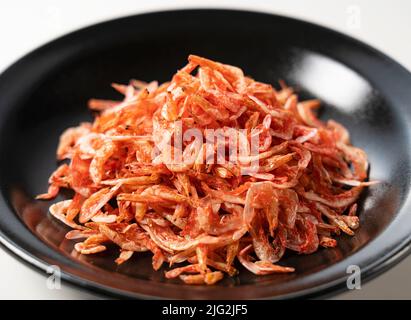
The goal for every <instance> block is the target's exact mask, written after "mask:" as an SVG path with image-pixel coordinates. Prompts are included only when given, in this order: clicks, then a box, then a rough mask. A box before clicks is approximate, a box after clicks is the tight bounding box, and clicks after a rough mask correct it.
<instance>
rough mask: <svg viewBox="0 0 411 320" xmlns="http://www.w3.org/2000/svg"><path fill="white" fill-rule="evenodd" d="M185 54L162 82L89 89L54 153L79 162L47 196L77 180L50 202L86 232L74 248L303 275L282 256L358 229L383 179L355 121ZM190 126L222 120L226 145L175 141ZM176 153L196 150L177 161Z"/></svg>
mask: <svg viewBox="0 0 411 320" xmlns="http://www.w3.org/2000/svg"><path fill="white" fill-rule="evenodd" d="M188 60H189V62H188V64H187V65H186V66H185V67H183V68H182V69H181V70H179V71H178V72H177V73H176V74H175V75H174V76H173V78H172V80H171V81H170V82H168V83H164V84H162V85H158V84H157V82H151V83H144V82H141V81H137V80H132V81H130V83H129V84H128V85H120V84H113V87H114V89H116V90H117V91H119V92H120V93H122V94H123V95H124V100H123V101H111V100H110V101H109V100H98V99H92V100H90V101H89V107H90V108H91V109H92V110H94V111H96V112H97V113H98V114H97V116H96V118H95V120H94V122H93V123H82V124H80V126H78V127H75V128H69V129H67V130H66V131H65V132H64V133H63V134H62V135H61V138H60V143H59V146H58V148H57V158H58V160H64V159H69V162H67V163H68V164H67V163H64V164H62V165H61V166H60V167H58V168H57V170H56V171H55V172H54V173H53V174H52V175H51V177H50V179H49V185H50V186H49V189H48V192H47V193H45V194H41V195H39V196H38V197H37V198H38V199H52V198H54V197H56V196H57V194H58V193H59V189H60V188H69V189H72V190H73V191H74V196H73V198H72V199H69V200H64V201H61V202H58V203H55V204H53V205H52V206H51V207H50V213H51V214H52V215H53V216H54V217H56V218H57V219H59V220H60V221H61V222H63V223H65V224H66V225H68V226H69V227H70V228H72V229H73V230H72V231H70V232H68V233H67V235H66V238H67V239H73V240H78V239H81V240H80V241H81V242H77V243H76V244H75V246H74V248H75V250H76V251H78V252H79V253H81V254H93V253H97V252H102V251H104V250H106V247H107V244H109V243H114V244H115V245H117V246H118V247H119V256H118V258H117V260H116V263H118V264H121V263H124V262H126V261H127V260H128V259H130V258H131V257H132V256H133V254H134V253H135V252H145V251H150V252H151V253H152V254H153V259H152V262H153V268H154V269H155V270H158V269H159V268H160V267H161V266H162V265H163V263H168V264H169V266H170V267H171V266H172V265H173V264H180V263H183V262H184V263H185V264H184V265H183V266H180V267H177V268H174V269H171V270H170V271H167V272H166V273H165V277H166V278H176V277H179V278H180V279H181V280H182V281H184V282H185V283H188V284H214V283H216V282H217V281H220V280H221V279H222V278H223V276H224V273H227V274H228V275H229V276H234V275H236V274H237V272H238V271H237V269H236V267H235V261H236V258H237V259H238V262H239V263H240V264H242V265H243V266H244V268H246V269H248V270H249V271H251V272H253V273H254V274H257V275H266V274H272V273H285V272H293V271H294V268H292V267H286V266H281V265H279V264H277V262H279V261H280V260H281V258H282V256H283V255H284V252H285V251H286V249H288V250H291V251H295V252H297V253H299V254H310V253H313V252H315V251H316V250H318V248H319V247H320V246H322V247H325V248H330V247H335V246H336V245H337V242H336V240H335V239H334V238H333V237H334V236H335V235H339V234H340V233H341V231H342V232H343V233H346V234H348V235H350V236H352V235H354V230H355V229H356V228H358V226H359V220H358V217H357V216H356V210H357V204H356V201H357V199H358V197H359V195H360V193H361V191H362V189H363V188H364V187H366V186H369V185H371V184H373V183H374V182H365V180H366V178H367V171H368V162H367V155H366V154H365V152H364V151H363V150H361V149H359V148H356V147H353V146H352V145H351V144H350V138H349V133H348V131H347V130H346V129H345V128H344V127H343V126H342V125H341V124H339V123H337V122H335V121H333V120H329V121H328V122H326V123H323V122H322V121H320V120H319V119H318V118H317V117H316V114H315V110H316V109H317V108H318V107H319V105H320V103H319V101H317V100H309V101H298V97H297V95H296V94H295V92H294V91H293V89H292V88H290V87H287V86H286V85H285V84H284V83H281V89H280V90H275V89H274V88H273V87H272V86H271V85H268V84H265V83H261V82H257V81H254V80H253V79H251V78H249V77H246V76H244V74H243V71H242V70H241V69H239V68H237V67H234V66H230V65H225V64H222V63H218V62H214V61H211V60H208V59H205V58H202V57H198V56H194V55H191V56H189V58H188ZM195 71H196V72H195ZM194 74H195V75H194ZM192 129H196V130H197V131H196V132H200V133H201V134H203V135H204V134H206V132H207V130H209V129H214V130H217V129H220V133H221V134H222V136H223V142H222V149H221V148H220V147H221V143H220V145H217V146H215V147H213V145H211V148H210V145H207V143H206V140H207V138H203V137H201V138H200V139H194V138H193V137H191V138H190V139H186V140H183V141H182V142H181V143H179V142H178V141H177V137H179V136H180V137H181V136H185V133H187V132H188V131H189V130H192ZM235 138H236V139H237V144H234V145H235V148H232V145H231V144H229V141H231V140H235ZM253 139H254V140H253ZM256 139H257V140H256ZM252 141H257V147H256V148H254V149H255V150H254V151H255V152H254V153H253V152H251V151H252V150H251V149H252V148H251V144H252ZM220 142H221V141H220ZM229 147H230V150H229V152H227V154H223V155H221V154H219V151H221V150H223V151H227V149H228V148H229ZM176 151H178V152H181V153H182V156H183V157H184V159H186V158H189V159H191V160H189V161H181V159H180V161H169V159H170V156H171V158H173V154H174V155H176V154H178V152H176ZM205 151H207V152H205ZM233 154H234V155H235V154H237V155H238V157H237V158H235V157H232V158H231V155H233ZM229 156H230V159H228V157H229ZM173 159H174V160H175V157H174V158H173ZM210 160H212V161H210ZM221 160H225V161H221ZM228 160H229V161H228ZM250 168H251V169H252V170H250Z"/></svg>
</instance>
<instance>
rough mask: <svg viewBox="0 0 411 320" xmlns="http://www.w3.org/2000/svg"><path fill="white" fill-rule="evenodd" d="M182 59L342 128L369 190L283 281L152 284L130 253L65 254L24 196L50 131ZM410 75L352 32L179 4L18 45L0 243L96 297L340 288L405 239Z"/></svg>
mask: <svg viewBox="0 0 411 320" xmlns="http://www.w3.org/2000/svg"><path fill="white" fill-rule="evenodd" d="M189 53H195V54H198V55H203V56H206V57H209V58H212V59H216V60H219V61H223V62H226V63H230V64H233V65H237V66H240V67H242V68H243V69H244V70H245V72H246V73H247V74H249V75H252V76H253V77H254V78H256V79H258V80H260V81H264V82H269V83H272V84H274V85H276V84H277V81H278V80H279V79H284V80H286V82H287V83H289V84H291V85H293V86H295V87H296V88H298V90H299V93H300V94H301V96H303V97H319V98H320V99H322V100H323V101H324V108H323V109H322V115H321V116H322V117H323V118H324V119H327V118H330V117H332V118H334V119H336V120H337V121H340V122H342V123H343V124H344V125H346V126H347V127H348V129H349V130H350V132H351V134H352V140H353V142H354V144H355V145H357V146H360V147H362V148H364V149H365V150H366V152H367V153H368V154H369V159H370V162H371V171H370V174H371V178H372V179H378V180H382V181H383V182H384V183H382V184H380V185H378V186H373V187H371V188H370V189H369V191H367V193H366V194H364V196H363V199H362V201H361V206H360V207H361V208H360V209H361V210H360V217H361V228H360V229H359V230H358V232H357V233H356V236H355V237H346V236H342V237H341V238H340V239H339V246H338V247H337V248H335V249H330V250H325V249H322V250H319V251H318V252H316V253H315V254H312V255H308V256H298V255H293V254H290V255H288V256H287V257H286V258H285V260H284V263H285V264H286V265H290V266H294V267H295V268H296V272H295V273H294V274H289V275H271V276H264V277H257V276H254V275H252V274H250V273H249V272H246V271H243V272H241V273H240V276H239V277H236V278H232V279H230V278H226V279H225V280H224V281H222V282H220V283H218V284H217V285H215V286H186V285H183V284H181V283H180V282H179V281H166V280H165V279H164V276H163V272H162V271H160V272H154V271H153V270H152V269H151V261H150V257H149V256H145V255H137V257H135V258H133V260H132V261H129V262H127V263H125V264H124V265H122V266H120V267H117V266H116V265H115V263H114V262H113V260H114V254H115V253H114V252H108V253H102V254H98V255H95V256H81V257H79V256H77V255H75V254H73V253H72V246H73V243H72V242H71V241H68V240H64V234H65V232H66V231H67V229H66V227H65V226H64V225H62V224H61V223H60V222H58V221H56V220H54V219H53V218H51V217H50V216H49V215H48V214H47V208H48V206H49V204H50V203H47V202H38V201H34V200H33V196H35V195H36V194H38V193H41V192H43V191H44V190H45V189H46V187H47V178H48V176H49V174H50V172H52V170H53V169H54V168H55V167H56V161H55V150H56V145H57V141H58V137H59V134H60V133H61V132H62V130H63V129H64V128H66V127H68V126H72V125H76V124H77V123H78V122H79V121H81V120H89V119H91V115H90V113H89V112H88V111H87V108H86V101H87V100H88V99H89V98H90V97H100V98H119V96H117V95H116V94H115V93H114V92H113V90H112V89H111V88H110V87H109V84H110V83H111V82H126V81H128V80H129V79H130V78H137V79H143V80H153V79H157V80H159V81H161V82H162V81H165V80H167V79H169V78H170V75H172V74H173V73H174V72H175V71H176V70H177V68H179V67H181V66H183V65H184V64H185V63H186V58H187V55H188V54H189ZM410 89H411V75H410V73H408V72H407V71H406V70H405V69H403V68H402V67H401V66H400V65H398V64H397V63H395V62H394V61H392V60H391V59H390V58H388V57H386V56H385V55H383V54H382V53H380V52H378V51H376V50H374V49H372V48H370V47H368V46H367V45H365V44H363V43H360V42H358V41H356V40H354V39H352V38H349V37H347V36H345V35H342V34H339V33H337V32H334V31H331V30H328V29H326V28H323V27H319V26H316V25H313V24H309V23H306V22H302V21H298V20H294V19H290V18H284V17H280V16H275V15H268V14H261V13H252V12H242V11H227V10H187V11H170V12H158V13H150V14H143V15H138V16H133V17H128V18H124V19H118V20H114V21H109V22H105V23H102V24H98V25H95V26H92V27H89V28H86V29H82V30H80V31H76V32H74V33H71V34H69V35H67V36H65V37H62V38H60V39H58V40H56V41H53V42H51V43H49V44H47V45H45V46H43V47H41V48H40V49H38V50H36V51H34V52H32V53H30V54H29V55H27V56H26V57H24V58H23V59H21V60H20V61H18V62H17V63H15V64H14V65H13V66H12V67H10V68H9V69H8V70H7V71H6V72H4V74H3V75H2V76H1V78H0V156H1V159H0V181H1V199H0V200H1V201H0V229H1V237H0V240H1V242H2V243H3V244H4V245H5V246H6V247H8V248H9V249H10V250H11V251H13V252H14V253H15V254H17V255H18V256H20V257H21V258H23V259H24V260H26V261H28V262H29V263H30V264H32V265H33V266H35V267H36V268H38V269H40V270H46V268H47V266H48V265H59V266H60V267H61V270H62V276H63V279H65V280H67V281H69V282H71V283H74V284H76V285H79V286H81V287H85V288H88V289H93V290H97V291H99V292H103V293H106V294H111V295H117V296H125V297H138V298H141V297H158V298H184V299H191V298H214V299H221V298H226V299H235V298H273V297H275V298H280V297H281V298H290V297H301V296H305V297H308V296H310V297H312V296H318V295H320V294H321V295H325V294H329V293H332V292H335V291H336V290H340V289H343V288H345V282H346V279H347V276H348V274H347V272H346V270H347V267H348V266H349V265H358V266H360V267H361V271H362V279H363V281H364V279H368V278H370V277H371V276H373V275H376V274H378V273H379V272H381V271H383V270H386V269H387V268H388V267H389V266H392V265H393V264H394V263H396V262H398V261H399V260H400V259H401V258H403V257H404V256H405V255H406V254H407V253H408V250H409V243H410V236H411V216H410V215H409V212H410V209H411V206H410V200H409V186H410V171H411V168H410V151H411V148H410V141H409V135H410V130H411V127H410V124H411V121H410V118H411V112H410V106H409V104H410V101H411V90H410Z"/></svg>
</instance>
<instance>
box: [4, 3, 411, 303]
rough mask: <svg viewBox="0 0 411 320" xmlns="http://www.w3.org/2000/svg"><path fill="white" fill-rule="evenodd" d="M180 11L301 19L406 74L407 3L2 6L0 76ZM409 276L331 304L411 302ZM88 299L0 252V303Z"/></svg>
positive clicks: (395, 272) (398, 274)
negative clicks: (48, 47) (81, 32)
mask: <svg viewBox="0 0 411 320" xmlns="http://www.w3.org/2000/svg"><path fill="white" fill-rule="evenodd" d="M187 7H191V8H194V7H224V8H241V9H249V10H257V11H264V12H272V13H277V14H283V15H287V16H293V17H297V18H301V19H305V20H308V21H311V22H315V23H318V24H321V25H324V26H328V27H331V28H333V29H336V30H339V31H341V32H344V33H347V34H350V35H352V36H354V37H356V38H358V39H360V40H363V41H365V42H367V43H369V44H371V45H372V46H374V47H376V48H378V49H380V50H382V51H383V52H385V53H387V54H388V55H390V56H391V57H393V58H394V59H396V60H397V61H399V62H400V63H401V64H403V65H404V66H405V67H407V68H408V69H409V70H410V69H411V41H410V38H411V37H410V32H411V1H406V0H391V1H388V0H385V1H384V0H351V1H347V0H339V1H329V0H305V1H303V0H287V1H284V0H282V1H256V0H253V1H241V0H235V1H228V0H227V1H225V0H219V1H213V0H207V1H205V0H198V1H194V0H192V1H187V0H186V1H183V0H181V1H180V0H171V1H170V0H169V1H160V0H150V1H138V0H115V1H105V0H87V1H84V0H83V1H77V0H72V1H56V0H54V1H51V0H37V1H30V0H27V1H23V0H13V1H5V0H1V1H0V41H1V42H0V43H1V47H0V70H3V69H4V68H6V67H7V66H8V65H10V64H11V63H13V62H14V61H15V60H16V59H18V58H19V57H21V56H22V55H24V54H26V53H27V52H29V51H30V50H32V49H34V48H36V47H37V46H39V45H41V44H43V43H45V42H47V41H49V40H51V39H53V38H56V37H58V36H60V35H63V34H64V33H67V32H69V31H72V30H75V29H78V28H80V27H83V26H87V25H90V24H93V23H95V22H100V21H103V20H107V19H111V18H115V17H121V16H125V15H130V14H134V13H140V12H148V11H154V10H160V9H173V8H187ZM357 12H359V13H360V16H359V18H360V20H359V24H358V23H357V22H358V20H357V19H356V18H357V17H354V23H353V20H352V18H353V16H352V14H353V13H357ZM410 89H411V88H410ZM0 99H1V97H0ZM381 214H384V213H383V212H382V213H381ZM410 271H411V258H408V259H406V260H404V261H403V262H402V263H400V264H399V265H398V266H396V267H394V268H393V269H391V270H390V271H388V272H387V273H385V274H383V275H382V276H380V277H378V278H377V279H376V280H373V281H371V282H369V283H367V284H365V285H363V286H362V289H361V290H356V291H351V292H347V293H344V294H342V295H340V296H338V297H336V298H341V299H356V298H365V299H366V298H370V299H392V298H397V299H398V298H399V299H401V298H402V299H411V277H410ZM91 298H95V296H93V295H92V294H89V293H85V292H82V291H79V290H77V289H74V288H71V287H68V286H66V285H64V284H63V286H62V288H61V289H60V290H49V289H47V287H46V278H45V277H44V275H40V274H38V273H36V272H34V271H32V270H31V269H29V268H28V267H26V266H25V265H23V264H21V263H20V262H18V261H17V260H15V259H14V258H13V257H11V256H9V255H8V254H7V253H6V252H4V251H3V250H1V249H0V299H91Z"/></svg>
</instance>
